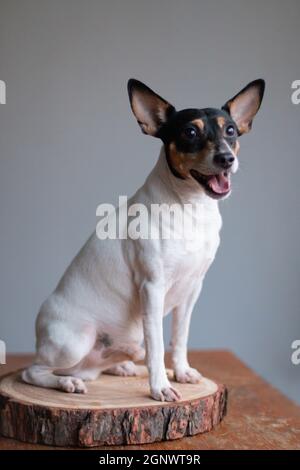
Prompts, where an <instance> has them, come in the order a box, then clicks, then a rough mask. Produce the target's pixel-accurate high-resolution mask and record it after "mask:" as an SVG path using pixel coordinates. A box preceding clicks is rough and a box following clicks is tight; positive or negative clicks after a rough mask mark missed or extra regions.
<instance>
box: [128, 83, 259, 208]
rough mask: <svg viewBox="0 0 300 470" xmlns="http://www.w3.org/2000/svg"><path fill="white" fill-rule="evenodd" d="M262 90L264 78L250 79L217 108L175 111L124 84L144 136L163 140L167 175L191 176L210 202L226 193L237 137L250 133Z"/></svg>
mask: <svg viewBox="0 0 300 470" xmlns="http://www.w3.org/2000/svg"><path fill="white" fill-rule="evenodd" d="M264 88H265V82H264V80H261V79H259V80H255V81H253V82H251V83H249V84H248V85H247V86H246V87H245V88H243V89H242V90H241V91H240V92H239V93H238V94H237V95H235V96H234V97H233V98H232V99H230V100H229V101H227V102H226V103H225V105H224V106H222V108H221V109H215V108H204V109H196V108H195V109H194V108H191V109H184V110H182V111H176V109H175V108H174V106H172V105H171V104H170V103H169V102H168V101H166V100H164V99H163V98H162V97H161V96H159V95H157V94H156V93H154V91H152V90H151V89H150V88H148V87H147V86H146V85H144V84H143V83H142V82H140V81H138V80H135V79H130V80H129V81H128V93H129V99H130V104H131V108H132V111H133V113H134V115H135V117H136V119H137V121H138V123H139V125H140V127H141V129H142V131H143V132H144V133H145V134H149V135H152V136H154V137H158V138H160V139H161V140H162V141H163V143H164V145H165V150H166V158H167V161H168V165H169V168H170V170H171V171H172V173H173V175H174V176H175V177H177V178H181V179H188V178H193V179H194V180H196V181H197V182H198V183H199V184H200V185H201V186H202V187H203V188H204V190H205V191H206V193H207V194H208V195H209V196H211V197H213V198H215V199H221V198H223V197H225V196H227V195H228V194H229V193H230V190H231V183H230V175H231V173H235V172H236V170H237V168H238V160H237V153H238V151H239V142H238V140H237V139H238V137H239V136H240V135H242V134H244V133H246V132H249V131H250V129H251V125H252V120H253V118H254V116H255V115H256V113H257V111H258V110H259V108H260V105H261V101H262V98H263V94H264Z"/></svg>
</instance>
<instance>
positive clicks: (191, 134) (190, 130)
mask: <svg viewBox="0 0 300 470" xmlns="http://www.w3.org/2000/svg"><path fill="white" fill-rule="evenodd" d="M183 135H184V137H186V138H187V139H189V140H192V139H194V138H195V137H196V135H197V131H196V129H195V128H194V127H191V126H190V127H186V128H185V129H184V131H183Z"/></svg>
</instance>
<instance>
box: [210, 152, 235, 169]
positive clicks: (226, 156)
mask: <svg viewBox="0 0 300 470" xmlns="http://www.w3.org/2000/svg"><path fill="white" fill-rule="evenodd" d="M214 161H215V164H216V165H218V166H220V167H221V168H224V169H225V170H227V169H228V168H230V167H231V166H232V164H233V162H234V156H233V155H232V154H231V153H217V154H216V155H215V156H214Z"/></svg>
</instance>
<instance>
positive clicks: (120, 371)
mask: <svg viewBox="0 0 300 470" xmlns="http://www.w3.org/2000/svg"><path fill="white" fill-rule="evenodd" d="M105 374H110V375H119V376H121V377H134V376H136V375H138V369H137V366H136V365H135V363H134V362H132V361H126V362H123V363H122V364H118V365H116V366H114V367H110V368H109V369H107V370H106V371H105Z"/></svg>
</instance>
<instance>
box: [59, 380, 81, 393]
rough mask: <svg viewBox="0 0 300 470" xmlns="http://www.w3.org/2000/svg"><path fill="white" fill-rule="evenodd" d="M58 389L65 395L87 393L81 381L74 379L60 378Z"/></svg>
mask: <svg viewBox="0 0 300 470" xmlns="http://www.w3.org/2000/svg"><path fill="white" fill-rule="evenodd" d="M58 388H59V389H60V390H63V391H64V392H67V393H87V388H86V386H85V384H84V382H83V380H81V379H78V378H76V377H60V378H59V379H58Z"/></svg>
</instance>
